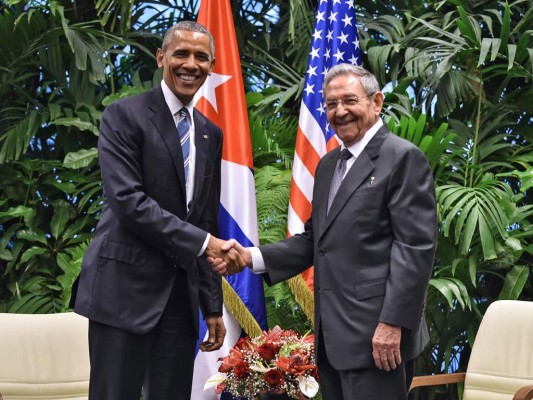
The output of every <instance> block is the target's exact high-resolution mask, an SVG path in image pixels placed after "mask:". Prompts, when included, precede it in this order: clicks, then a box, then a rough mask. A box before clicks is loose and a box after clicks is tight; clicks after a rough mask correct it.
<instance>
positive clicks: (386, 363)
mask: <svg viewBox="0 0 533 400" xmlns="http://www.w3.org/2000/svg"><path fill="white" fill-rule="evenodd" d="M380 360H381V366H382V367H383V369H384V370H385V371H387V372H388V371H390V370H391V367H390V364H389V358H388V357H387V356H382V357H381V358H380Z"/></svg>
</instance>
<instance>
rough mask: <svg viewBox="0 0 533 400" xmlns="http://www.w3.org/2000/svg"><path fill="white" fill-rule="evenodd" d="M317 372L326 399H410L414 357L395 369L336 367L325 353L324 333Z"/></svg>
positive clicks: (319, 346) (320, 338)
mask: <svg viewBox="0 0 533 400" xmlns="http://www.w3.org/2000/svg"><path fill="white" fill-rule="evenodd" d="M317 365H318V375H319V378H320V390H321V393H322V399H323V400H383V399H387V400H407V392H408V389H409V387H410V386H411V381H412V380H413V375H414V367H415V362H414V360H409V361H407V362H402V363H401V364H400V365H399V366H397V367H396V369H393V370H390V371H389V372H387V371H385V370H380V369H378V368H377V367H375V368H364V369H349V370H338V369H335V368H334V367H333V366H332V365H331V363H330V361H329V359H328V356H327V354H326V348H325V346H324V335H323V334H322V332H321V334H320V335H319V340H318V360H317Z"/></svg>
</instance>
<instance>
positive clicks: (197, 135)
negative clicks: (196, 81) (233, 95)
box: [188, 110, 210, 215]
mask: <svg viewBox="0 0 533 400" xmlns="http://www.w3.org/2000/svg"><path fill="white" fill-rule="evenodd" d="M193 115H194V145H195V147H196V161H195V166H194V169H195V171H194V193H193V197H192V202H191V204H190V207H189V213H188V215H191V214H192V212H193V211H194V207H195V205H196V204H198V201H197V200H198V197H199V196H200V194H201V193H202V188H203V184H204V172H205V165H206V158H207V153H208V150H209V136H210V132H209V131H208V130H207V129H206V121H205V118H202V117H201V116H200V114H199V113H198V111H196V110H194V114H193Z"/></svg>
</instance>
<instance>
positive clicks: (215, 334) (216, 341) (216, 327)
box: [200, 315, 226, 352]
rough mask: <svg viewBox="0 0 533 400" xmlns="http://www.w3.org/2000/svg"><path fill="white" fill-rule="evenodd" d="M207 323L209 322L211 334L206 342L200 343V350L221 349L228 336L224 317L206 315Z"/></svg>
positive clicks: (208, 326)
mask: <svg viewBox="0 0 533 400" xmlns="http://www.w3.org/2000/svg"><path fill="white" fill-rule="evenodd" d="M205 323H206V324H207V330H208V332H209V336H208V337H207V340H206V341H205V342H202V343H200V350H202V351H206V352H208V351H215V350H218V349H220V348H221V347H222V344H223V343H224V337H225V336H226V327H225V326H224V319H223V318H222V317H221V316H213V315H211V316H207V317H205Z"/></svg>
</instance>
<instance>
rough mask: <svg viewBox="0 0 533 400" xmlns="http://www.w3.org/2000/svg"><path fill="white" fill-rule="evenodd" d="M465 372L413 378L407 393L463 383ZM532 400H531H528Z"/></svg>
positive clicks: (520, 399) (519, 399)
mask: <svg viewBox="0 0 533 400" xmlns="http://www.w3.org/2000/svg"><path fill="white" fill-rule="evenodd" d="M465 376H466V373H465V372H455V373H453V374H439V375H424V376H415V377H414V378H413V382H412V383H411V387H410V388H409V391H411V390H413V389H414V388H416V387H421V386H436V385H447V384H448V383H460V382H464V381H465ZM513 400H526V399H522V398H517V399H513ZM528 400H533V399H528Z"/></svg>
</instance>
